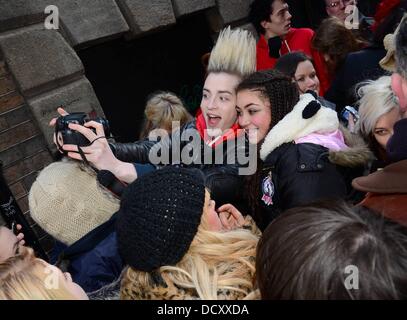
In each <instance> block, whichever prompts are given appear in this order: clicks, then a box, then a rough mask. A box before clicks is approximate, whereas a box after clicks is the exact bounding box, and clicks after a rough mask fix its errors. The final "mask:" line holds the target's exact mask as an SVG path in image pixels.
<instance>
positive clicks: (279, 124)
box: [0, 0, 407, 300]
mask: <svg viewBox="0 0 407 320" xmlns="http://www.w3.org/2000/svg"><path fill="white" fill-rule="evenodd" d="M288 2H289V1H287V2H286V1H285V0H254V1H253V2H252V4H251V6H250V11H249V12H248V17H249V20H250V22H251V23H252V24H253V26H254V27H255V29H256V31H257V33H258V41H257V42H256V37H255V35H253V34H252V33H251V32H249V31H248V30H244V29H240V28H236V29H231V28H230V27H227V28H225V29H223V30H222V31H221V32H220V34H219V37H218V39H217V41H216V44H215V46H214V47H213V49H212V51H211V53H210V55H208V57H207V58H208V63H207V65H206V67H207V70H205V71H206V78H205V79H204V85H203V92H202V101H201V107H200V110H199V112H198V113H197V114H196V115H195V117H192V116H191V115H190V114H189V113H188V112H187V111H186V109H185V107H184V106H183V102H182V101H181V100H180V99H179V98H178V97H177V96H176V95H175V94H174V93H171V92H165V91H159V92H154V93H153V94H152V95H151V96H149V97H148V99H147V105H146V107H145V122H144V128H143V130H141V132H142V134H141V136H140V140H139V141H136V142H129V143H116V142H113V141H110V140H109V139H107V138H108V137H106V136H105V132H104V128H103V125H102V124H101V123H98V122H95V121H90V122H87V123H86V124H84V125H80V124H77V123H70V124H69V129H70V130H72V131H73V132H77V133H79V134H82V135H83V136H84V137H85V138H86V139H87V140H89V144H87V145H85V146H80V145H74V144H67V143H64V141H63V136H62V135H60V134H55V135H54V141H55V143H56V144H57V145H58V146H60V151H61V152H62V153H64V158H63V159H62V160H61V161H57V162H54V163H52V164H51V165H49V166H47V167H46V168H44V169H43V170H42V171H41V172H40V173H39V175H38V177H37V178H36V180H35V182H34V183H33V185H32V187H31V190H30V194H29V205H30V214H31V216H32V218H33V219H34V220H35V221H36V222H37V223H38V225H39V226H40V227H41V228H42V229H43V230H44V231H46V232H47V233H48V234H49V235H51V236H52V237H53V238H54V239H55V246H54V248H53V251H52V252H51V254H50V257H49V258H50V259H49V263H47V262H45V261H44V260H41V259H39V258H37V257H35V253H34V252H33V250H32V249H31V248H29V247H26V246H25V243H24V235H23V234H22V233H21V232H20V233H19V231H18V230H19V229H21V228H20V226H18V227H17V229H16V230H17V231H16V233H17V234H14V233H13V232H12V231H11V230H9V229H7V228H5V227H0V299H9V300H13V299H95V300H106V299H123V300H146V299H165V300H180V299H211V300H216V299H223V300H237V299H238V300H240V299H266V300H267V299H323V300H325V299H406V298H407V285H406V283H407V138H406V136H407V18H404V17H405V14H406V13H407V1H406V0H400V1H394V0H393V1H389V0H383V1H381V2H380V3H379V4H378V6H377V10H376V14H375V15H374V17H366V16H364V15H363V14H362V13H361V12H359V10H358V3H357V1H356V0H339V1H337V0H324V8H325V10H326V15H327V16H328V17H327V18H326V19H325V20H323V21H322V22H321V23H320V25H319V26H318V27H316V28H315V30H312V29H309V28H293V27H292V26H291V21H292V19H293V16H292V14H291V13H290V7H289V4H288ZM297 14H298V13H297ZM350 16H351V18H350ZM349 21H353V22H355V21H356V22H357V23H356V24H351V25H352V26H355V25H356V27H355V28H353V29H352V28H350V27H349ZM68 112H69V110H63V109H61V108H59V109H58V113H59V116H60V117H63V116H66V115H68ZM55 123H56V118H54V119H52V120H51V122H50V125H51V126H54V125H55ZM242 157H243V158H245V159H246V158H247V159H249V162H250V161H252V162H253V161H254V165H255V166H254V167H255V170H254V172H250V173H247V172H246V174H242V172H244V170H242V169H247V166H250V163H249V164H248V163H246V162H242V161H241V159H242ZM251 164H253V163H251ZM101 172H109V173H110V174H111V176H112V177H113V182H114V184H115V188H113V187H111V184H106V183H102V181H101V179H100V173H101ZM117 185H118V186H119V187H120V188H117ZM118 190H119V191H118Z"/></svg>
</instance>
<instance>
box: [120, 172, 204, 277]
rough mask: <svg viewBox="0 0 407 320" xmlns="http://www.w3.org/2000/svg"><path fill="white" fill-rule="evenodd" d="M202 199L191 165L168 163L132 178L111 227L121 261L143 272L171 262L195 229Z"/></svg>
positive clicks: (182, 252)
mask: <svg viewBox="0 0 407 320" xmlns="http://www.w3.org/2000/svg"><path fill="white" fill-rule="evenodd" d="M204 203H205V186H204V179H203V175H202V173H201V172H200V171H199V170H197V169H185V168H175V167H171V166H168V167H165V168H163V169H161V170H157V171H154V172H152V173H149V174H147V175H145V176H142V177H140V178H139V179H137V180H136V181H135V182H134V183H132V184H131V185H129V186H128V187H127V188H126V190H125V192H124V194H123V197H122V201H121V204H120V210H119V214H118V221H117V226H116V230H117V239H118V246H119V252H120V254H121V256H122V258H123V259H124V261H125V262H126V263H127V264H128V265H130V266H131V267H133V268H134V269H137V270H141V271H146V272H150V271H153V270H155V269H157V268H159V267H161V266H165V265H175V264H177V263H178V262H179V261H180V260H181V259H182V257H183V256H184V255H185V253H186V252H187V251H188V248H189V246H190V245H191V242H192V240H193V238H194V237H195V234H196V233H197V231H198V226H199V224H200V221H201V216H202V212H203V208H204Z"/></svg>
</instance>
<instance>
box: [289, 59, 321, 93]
mask: <svg viewBox="0 0 407 320" xmlns="http://www.w3.org/2000/svg"><path fill="white" fill-rule="evenodd" d="M294 80H295V82H296V83H297V85H298V88H299V89H300V93H306V92H307V91H308V90H312V91H314V92H315V93H316V94H319V79H318V77H317V73H316V71H315V68H314V66H313V64H312V63H311V61H309V60H306V61H302V62H300V63H299V64H298V66H297V70H296V71H295V75H294Z"/></svg>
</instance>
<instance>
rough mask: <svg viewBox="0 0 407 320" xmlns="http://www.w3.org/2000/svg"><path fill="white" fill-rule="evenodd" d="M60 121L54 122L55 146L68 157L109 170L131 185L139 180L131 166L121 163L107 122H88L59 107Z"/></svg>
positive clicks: (79, 115)
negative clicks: (113, 150)
mask: <svg viewBox="0 0 407 320" xmlns="http://www.w3.org/2000/svg"><path fill="white" fill-rule="evenodd" d="M58 113H59V114H60V117H59V118H54V119H52V120H51V122H50V125H51V126H55V134H54V143H55V144H56V145H57V147H58V149H59V150H60V151H61V152H62V153H64V154H65V155H67V156H68V157H70V158H72V159H75V160H79V161H86V162H89V164H91V165H92V166H93V167H95V168H96V169H98V170H108V171H110V172H112V173H113V174H114V175H115V176H116V177H117V178H118V179H120V180H121V181H124V182H127V183H130V182H133V181H134V180H135V179H136V178H137V172H136V170H135V168H134V166H133V165H132V164H131V163H126V162H122V161H120V160H118V159H117V158H116V157H115V156H114V154H113V152H112V150H111V149H110V146H109V143H108V141H107V138H108V135H110V130H109V125H108V122H107V120H105V119H101V118H96V119H88V118H87V116H86V114H84V113H72V114H69V113H67V112H66V111H65V110H64V109H62V108H58Z"/></svg>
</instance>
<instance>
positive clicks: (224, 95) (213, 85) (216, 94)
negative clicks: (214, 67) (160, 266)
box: [201, 72, 240, 136]
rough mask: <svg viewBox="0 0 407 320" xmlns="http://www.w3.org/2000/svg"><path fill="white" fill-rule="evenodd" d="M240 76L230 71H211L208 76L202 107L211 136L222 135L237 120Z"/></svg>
mask: <svg viewBox="0 0 407 320" xmlns="http://www.w3.org/2000/svg"><path fill="white" fill-rule="evenodd" d="M239 82H240V78H239V77H238V76H236V75H232V74H229V73H224V72H220V73H213V72H212V73H210V74H209V75H208V77H207V78H206V81H205V84H204V88H203V94H202V101H201V109H202V114H203V116H204V117H205V122H206V127H207V129H208V130H211V132H212V133H213V132H214V133H213V134H210V135H211V136H217V135H221V134H222V133H223V132H224V131H225V130H227V129H229V128H231V127H232V125H233V124H234V123H235V122H236V116H237V115H236V109H235V107H236V87H237V85H238V84H239Z"/></svg>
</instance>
